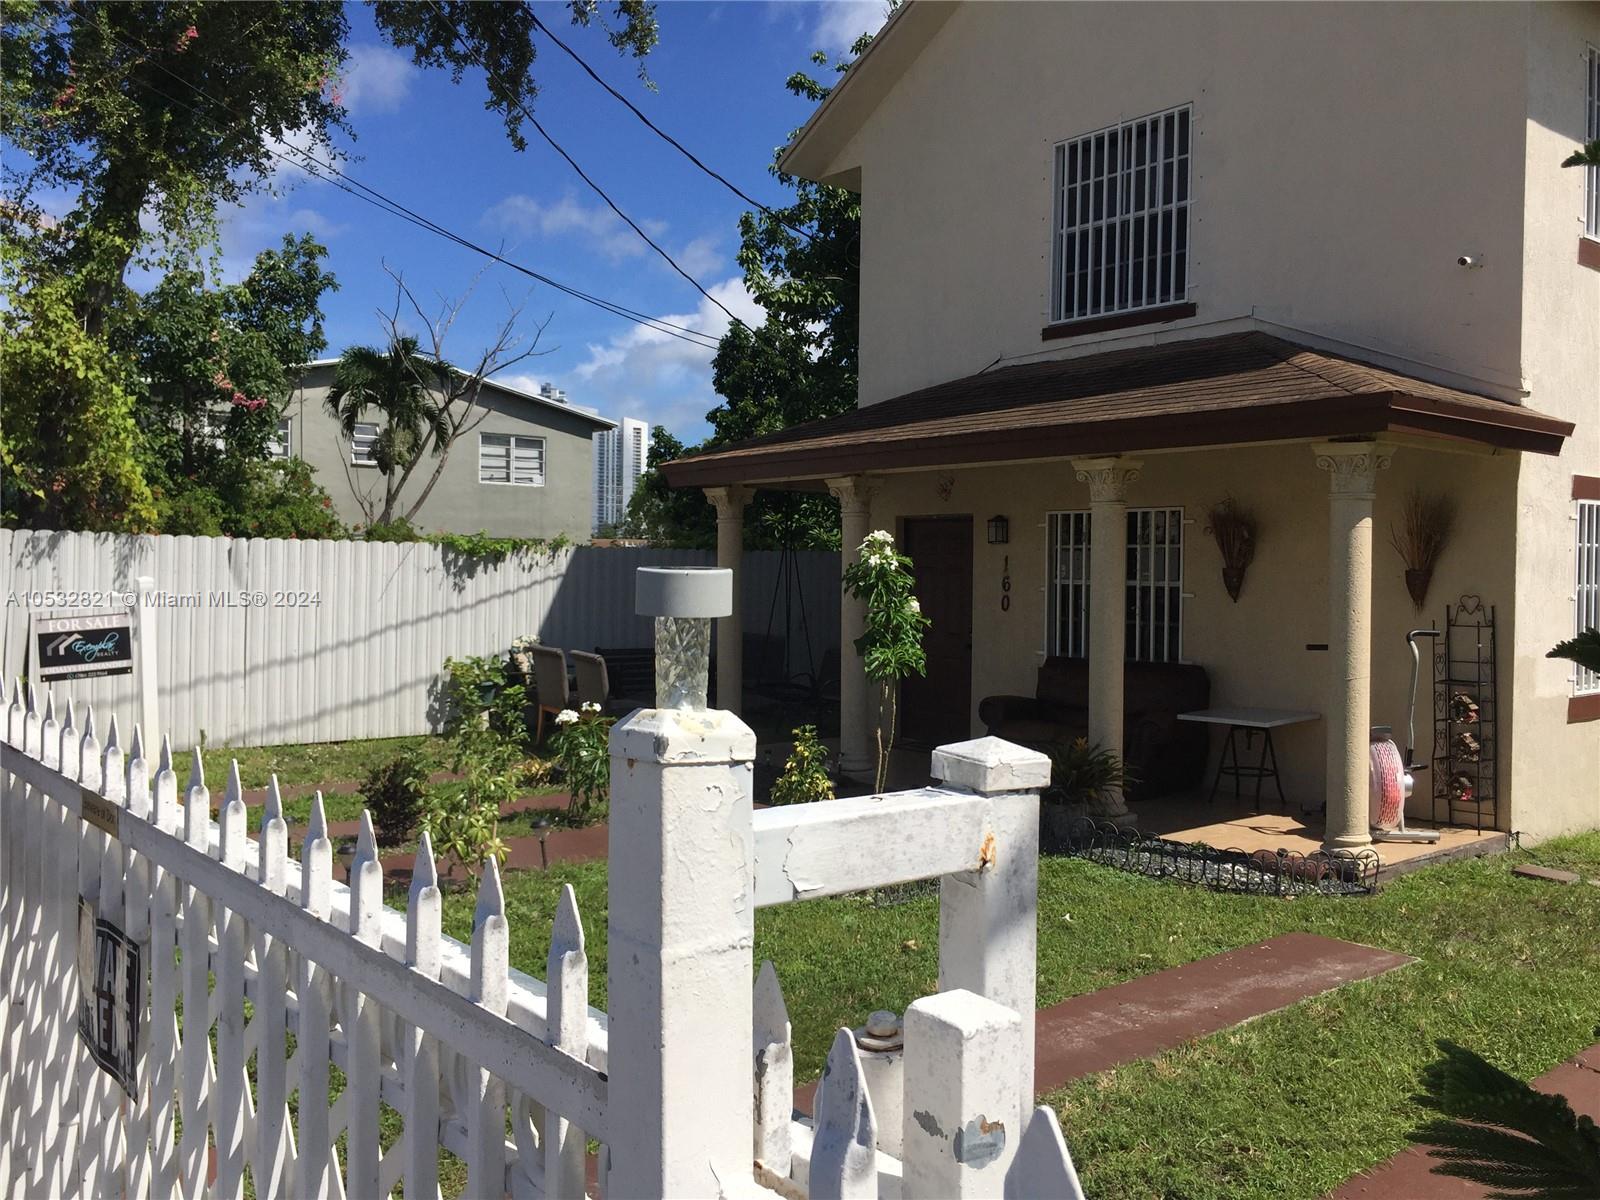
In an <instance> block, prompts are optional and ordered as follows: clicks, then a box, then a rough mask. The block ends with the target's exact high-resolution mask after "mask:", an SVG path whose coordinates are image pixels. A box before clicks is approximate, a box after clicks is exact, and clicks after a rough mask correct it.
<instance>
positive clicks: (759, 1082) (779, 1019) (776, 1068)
mask: <svg viewBox="0 0 1600 1200" xmlns="http://www.w3.org/2000/svg"><path fill="white" fill-rule="evenodd" d="M754 1003H755V1012H754V1043H755V1044H754V1047H753V1048H754V1051H755V1146H754V1151H755V1157H756V1161H757V1162H759V1163H761V1164H762V1165H763V1166H765V1167H766V1168H767V1170H769V1171H771V1172H772V1173H773V1174H774V1175H776V1176H777V1177H778V1178H779V1179H787V1178H789V1167H790V1159H791V1155H792V1151H791V1149H790V1143H789V1134H790V1131H789V1122H790V1120H791V1119H792V1118H793V1116H794V1047H793V1044H792V1032H791V1030H790V1026H789V1010H788V1009H787V1008H786V1007H785V1006H784V1003H783V989H782V988H781V987H779V986H778V972H777V971H776V970H775V969H774V968H773V966H772V960H771V959H767V960H766V961H764V962H763V963H762V964H761V972H760V974H758V975H757V976H756V989H755V995H754Z"/></svg>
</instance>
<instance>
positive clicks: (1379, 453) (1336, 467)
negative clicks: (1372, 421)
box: [1311, 442, 1394, 498]
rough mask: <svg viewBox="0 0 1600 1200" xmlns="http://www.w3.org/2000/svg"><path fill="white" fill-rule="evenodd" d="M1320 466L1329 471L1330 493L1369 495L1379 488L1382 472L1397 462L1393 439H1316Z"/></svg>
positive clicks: (1315, 449)
mask: <svg viewBox="0 0 1600 1200" xmlns="http://www.w3.org/2000/svg"><path fill="white" fill-rule="evenodd" d="M1311 452H1312V454H1314V455H1316V461H1317V469H1318V470H1320V471H1326V472H1328V493H1329V495H1333V496H1365V497H1368V498H1371V497H1372V496H1373V495H1375V494H1376V492H1377V490H1378V472H1379V471H1387V470H1388V469H1389V464H1390V463H1391V462H1392V461H1394V444H1393V443H1392V442H1313V443H1312V445H1311Z"/></svg>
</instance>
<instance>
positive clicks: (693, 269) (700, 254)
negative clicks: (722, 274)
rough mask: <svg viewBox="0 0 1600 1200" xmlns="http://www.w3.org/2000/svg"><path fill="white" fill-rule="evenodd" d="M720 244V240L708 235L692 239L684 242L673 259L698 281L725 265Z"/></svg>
mask: <svg viewBox="0 0 1600 1200" xmlns="http://www.w3.org/2000/svg"><path fill="white" fill-rule="evenodd" d="M720 242H721V239H720V238H717V237H712V236H709V235H708V236H706V237H697V238H693V239H691V240H690V241H688V242H686V243H685V244H684V246H683V248H682V249H681V250H679V251H678V252H677V254H676V255H674V257H675V258H676V259H677V260H678V265H679V266H680V267H682V268H683V269H684V270H685V271H687V272H689V274H691V275H693V276H694V277H695V278H696V279H698V278H700V276H702V275H705V274H709V273H710V272H712V271H715V270H717V269H718V268H719V267H721V266H723V265H724V264H725V262H726V259H725V258H724V256H723V253H722V250H721V249H720V245H719V243H720Z"/></svg>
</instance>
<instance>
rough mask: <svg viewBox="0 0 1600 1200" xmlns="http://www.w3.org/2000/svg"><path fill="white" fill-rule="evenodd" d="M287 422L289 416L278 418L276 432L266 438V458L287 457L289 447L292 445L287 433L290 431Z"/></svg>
mask: <svg viewBox="0 0 1600 1200" xmlns="http://www.w3.org/2000/svg"><path fill="white" fill-rule="evenodd" d="M289 422H290V418H289V417H282V418H280V419H279V421H278V431H277V433H275V434H273V436H272V437H270V438H268V439H267V457H268V458H284V459H286V458H288V457H289V455H290V447H291V445H292V443H291V441H290V438H289V433H290V424H289Z"/></svg>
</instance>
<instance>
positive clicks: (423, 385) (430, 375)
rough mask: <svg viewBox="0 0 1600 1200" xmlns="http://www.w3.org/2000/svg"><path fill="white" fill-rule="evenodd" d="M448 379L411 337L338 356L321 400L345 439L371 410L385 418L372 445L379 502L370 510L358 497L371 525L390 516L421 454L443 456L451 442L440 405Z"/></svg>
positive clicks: (443, 366)
mask: <svg viewBox="0 0 1600 1200" xmlns="http://www.w3.org/2000/svg"><path fill="white" fill-rule="evenodd" d="M449 383H450V368H449V367H448V366H447V365H446V364H444V363H442V362H440V361H439V360H438V359H437V358H434V357H433V356H432V355H429V354H424V353H423V352H422V349H421V347H420V345H419V344H418V342H417V339H416V338H414V337H400V338H395V339H394V340H393V341H391V342H390V343H389V347H388V349H387V350H380V349H378V348H377V347H376V346H351V347H350V348H349V349H348V350H346V351H345V352H344V353H343V354H342V355H340V357H339V364H338V366H337V367H335V368H334V372H333V387H332V388H331V389H330V390H329V392H328V397H327V400H326V401H325V402H324V403H325V406H326V408H327V410H328V414H329V415H330V416H332V417H333V418H335V419H336V420H337V421H338V422H339V427H340V428H341V429H343V430H344V435H345V436H346V437H347V438H353V437H354V436H355V431H356V425H357V424H358V423H359V422H360V421H361V419H362V418H363V417H364V416H365V415H366V414H367V412H368V410H369V409H371V410H376V411H377V412H378V413H379V414H380V415H381V416H382V417H383V423H382V426H381V427H380V428H379V430H378V438H377V441H376V442H375V443H374V444H373V447H372V456H373V460H374V461H375V462H376V463H377V466H378V470H379V472H380V473H381V474H382V475H383V480H384V491H383V506H382V508H381V509H379V510H378V512H376V513H374V512H372V511H371V508H370V506H369V505H368V504H367V502H366V500H364V499H363V500H362V505H363V507H366V508H368V512H367V517H368V520H369V522H370V523H371V524H388V523H389V522H390V521H392V520H393V519H394V508H395V502H396V500H397V499H398V497H399V495H400V491H401V488H402V487H404V485H405V482H406V479H407V477H408V476H409V475H410V474H411V470H412V468H413V467H414V466H415V465H416V463H417V461H418V460H419V459H420V458H421V457H422V455H423V452H424V451H425V450H428V449H431V450H432V452H433V453H434V454H436V455H438V454H442V453H444V450H445V448H446V447H447V446H448V445H449V444H450V441H451V440H452V433H453V430H452V429H451V422H450V418H449V414H448V413H447V411H446V409H445V406H444V405H443V404H441V403H440V399H441V397H445V396H448V395H449V394H450V392H449ZM358 494H359V493H358Z"/></svg>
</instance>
